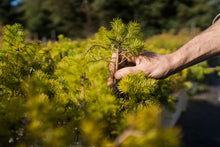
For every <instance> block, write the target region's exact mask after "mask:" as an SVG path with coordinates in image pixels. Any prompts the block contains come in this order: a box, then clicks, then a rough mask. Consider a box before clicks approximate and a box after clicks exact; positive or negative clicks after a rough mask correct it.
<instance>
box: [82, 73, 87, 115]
mask: <svg viewBox="0 0 220 147" xmlns="http://www.w3.org/2000/svg"><path fill="white" fill-rule="evenodd" d="M85 80H87V78H86V77H85V76H83V75H82V76H81V86H82V101H83V111H84V115H85V117H86V118H88V115H87V111H86V100H85Z"/></svg>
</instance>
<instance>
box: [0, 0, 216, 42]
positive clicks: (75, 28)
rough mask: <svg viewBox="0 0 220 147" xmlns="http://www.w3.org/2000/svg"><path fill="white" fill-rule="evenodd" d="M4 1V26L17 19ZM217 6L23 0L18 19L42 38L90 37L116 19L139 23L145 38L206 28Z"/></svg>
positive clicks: (177, 0)
mask: <svg viewBox="0 0 220 147" xmlns="http://www.w3.org/2000/svg"><path fill="white" fill-rule="evenodd" d="M2 1H3V2H0V6H2V7H0V8H2V9H0V10H2V11H3V15H2V14H1V13H0V14H1V16H3V17H1V18H3V19H6V20H2V21H3V23H4V24H6V23H7V22H11V21H13V22H15V20H11V17H9V16H12V18H14V19H16V17H13V14H11V13H8V10H11V9H15V8H11V6H10V0H2ZM5 2H7V7H5V6H4V3H5ZM218 5H219V0H211V1H210V0H190V1H189V0H166V1H164V0H157V1H150V0H133V1H132V0H130V1H125V0H111V1H109V0H65V1H62V2H61V1H59V0H46V1H44V0H35V1H29V0H22V5H21V7H22V10H23V13H24V15H23V17H18V18H17V19H19V20H20V19H21V18H22V19H23V21H24V22H25V23H24V24H25V26H26V28H27V29H28V30H29V31H30V32H31V33H38V34H39V37H40V38H41V37H43V36H47V37H50V36H51V34H50V33H51V31H53V30H55V31H56V32H57V34H60V33H62V34H65V35H67V36H68V37H74V38H78V37H87V36H91V34H94V33H95V32H96V31H97V30H98V28H99V27H100V26H105V27H109V22H110V21H111V20H112V19H113V18H116V17H119V18H122V19H123V20H124V21H125V22H126V23H127V22H129V21H131V20H136V21H138V22H139V23H140V25H141V27H142V28H143V32H144V35H145V36H152V35H154V34H158V33H161V32H163V31H164V30H168V31H169V30H172V31H175V32H178V31H179V30H180V29H182V28H187V29H189V28H190V27H192V28H193V26H195V27H199V28H201V29H205V28H207V27H208V26H210V24H211V22H212V19H213V18H214V17H215V16H216V15H217V14H218V13H219V10H218ZM19 8H20V7H18V8H17V9H18V10H19ZM0 12H1V11H0ZM33 16H34V17H33Z"/></svg>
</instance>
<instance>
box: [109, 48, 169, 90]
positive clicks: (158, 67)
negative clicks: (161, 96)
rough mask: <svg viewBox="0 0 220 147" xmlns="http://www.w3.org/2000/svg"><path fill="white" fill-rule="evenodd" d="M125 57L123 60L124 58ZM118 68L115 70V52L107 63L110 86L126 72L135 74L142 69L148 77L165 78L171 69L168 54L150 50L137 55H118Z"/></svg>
mask: <svg viewBox="0 0 220 147" xmlns="http://www.w3.org/2000/svg"><path fill="white" fill-rule="evenodd" d="M124 59H125V60H124ZM119 63H120V64H119V66H118V67H119V70H118V71H116V53H113V54H112V57H111V62H110V64H109V78H108V83H107V85H108V86H110V85H112V84H113V82H114V78H115V79H122V78H124V77H125V76H126V75H127V74H129V73H133V74H136V73H137V72H138V71H143V72H144V73H145V76H146V77H148V78H155V79H160V78H165V77H167V76H169V74H170V71H171V65H170V63H171V62H170V58H169V55H161V54H157V53H154V52H150V51H143V53H142V54H141V55H139V56H131V57H128V58H125V55H123V54H122V55H120V56H119Z"/></svg>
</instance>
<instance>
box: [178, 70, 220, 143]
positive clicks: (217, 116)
mask: <svg viewBox="0 0 220 147" xmlns="http://www.w3.org/2000/svg"><path fill="white" fill-rule="evenodd" d="M207 79H208V80H206V85H205V87H204V88H203V90H200V91H198V92H197V94H196V95H194V96H193V97H192V98H191V99H190V100H189V103H188V106H187V110H186V112H184V113H183V114H182V116H181V117H180V119H179V120H178V122H177V126H179V127H181V128H182V133H183V139H182V142H183V145H182V146H183V147H220V77H218V76H217V75H216V74H212V75H211V76H208V77H207Z"/></svg>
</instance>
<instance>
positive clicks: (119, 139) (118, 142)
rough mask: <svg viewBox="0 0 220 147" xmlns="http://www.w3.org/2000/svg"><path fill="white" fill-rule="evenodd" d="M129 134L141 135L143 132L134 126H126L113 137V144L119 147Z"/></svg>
mask: <svg viewBox="0 0 220 147" xmlns="http://www.w3.org/2000/svg"><path fill="white" fill-rule="evenodd" d="M129 136H135V137H142V136H144V134H143V132H141V131H137V130H135V129H134V128H128V129H126V130H125V131H124V132H123V133H122V134H121V135H120V136H118V137H117V138H116V139H115V142H114V145H115V146H116V147H119V146H120V145H121V144H122V143H123V142H124V141H125V140H126V139H127V138H128V137H129Z"/></svg>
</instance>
